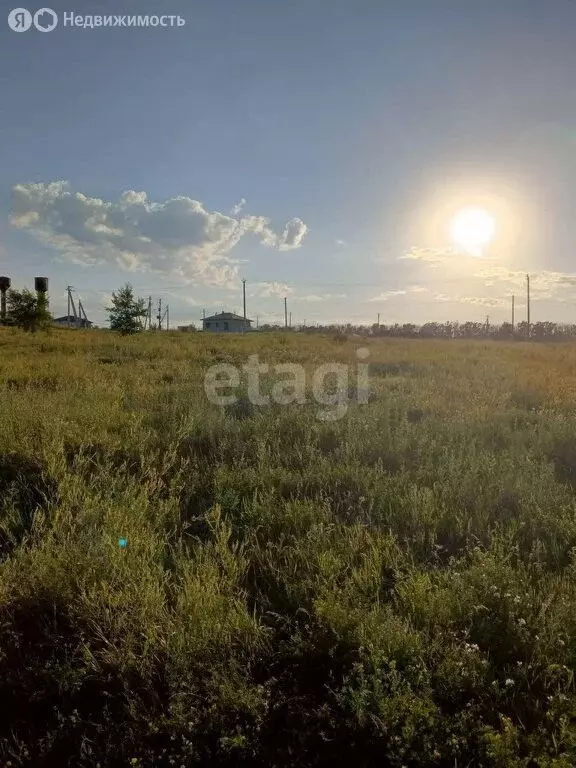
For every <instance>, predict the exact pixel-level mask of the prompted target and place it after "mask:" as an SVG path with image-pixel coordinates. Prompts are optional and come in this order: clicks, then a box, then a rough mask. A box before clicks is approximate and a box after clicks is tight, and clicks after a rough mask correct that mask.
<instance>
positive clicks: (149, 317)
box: [144, 296, 152, 331]
mask: <svg viewBox="0 0 576 768" xmlns="http://www.w3.org/2000/svg"><path fill="white" fill-rule="evenodd" d="M146 326H148V330H149V331H151V330H152V296H148V312H147V314H146V317H145V318H144V329H146Z"/></svg>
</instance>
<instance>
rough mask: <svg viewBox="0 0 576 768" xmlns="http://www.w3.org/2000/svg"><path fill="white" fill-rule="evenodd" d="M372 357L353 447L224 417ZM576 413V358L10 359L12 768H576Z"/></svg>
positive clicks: (22, 353)
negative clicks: (284, 385)
mask: <svg viewBox="0 0 576 768" xmlns="http://www.w3.org/2000/svg"><path fill="white" fill-rule="evenodd" d="M359 346H365V347H367V348H368V349H369V350H370V357H369V362H370V364H371V388H372V395H371V398H370V402H369V403H368V404H367V405H354V404H352V405H351V406H350V408H349V409H348V412H347V414H346V416H345V417H344V418H343V419H341V420H339V421H331V422H326V421H320V420H318V418H316V415H317V411H318V405H316V404H315V403H313V402H308V403H307V404H305V405H302V406H296V405H292V406H284V407H282V406H279V405H271V406H268V407H263V408H259V407H254V408H250V407H248V408H246V407H244V406H239V407H228V408H224V409H221V408H219V407H217V406H215V405H212V404H211V403H210V402H208V400H207V398H206V395H205V393H204V388H203V374H204V372H205V370H206V369H207V367H208V366H209V365H210V364H212V363H214V362H232V363H238V364H240V365H241V364H243V363H245V362H246V360H247V358H248V356H249V355H250V354H256V353H257V354H258V355H259V356H260V360H261V361H263V362H269V363H282V362H299V363H301V364H302V365H304V366H305V368H306V369H307V371H308V372H309V373H310V374H311V372H312V371H313V370H314V367H315V366H317V365H319V364H322V363H326V362H344V363H348V364H350V366H351V368H352V369H354V368H355V366H356V364H357V362H358V360H357V357H356V354H355V352H356V348H357V347H359ZM308 381H309V382H310V376H309V377H308ZM353 383H354V382H353V381H352V380H351V384H353ZM575 396H576V347H573V346H571V345H570V346H569V345H562V346H558V345H537V346H536V345H529V344H525V343H517V344H506V343H494V342H477V343H473V342H459V341H456V342H444V341H419V340H414V341H406V340H395V339H388V340H377V339H373V340H366V339H357V340H356V339H348V340H345V339H344V340H342V339H337V338H335V337H331V336H328V337H307V336H302V335H299V334H290V335H284V334H270V335H267V334H263V335H257V334H253V335H252V334H251V335H247V336H244V337H230V338H227V337H223V336H208V337H207V336H205V335H203V334H177V333H163V334H157V333H148V334H142V335H140V336H137V337H134V338H126V339H123V338H121V337H118V336H115V335H114V334H111V333H106V332H99V331H92V332H84V331H77V332H67V331H52V332H49V333H41V334H37V335H35V336H33V337H27V336H25V335H24V334H21V333H19V332H17V331H13V330H7V329H4V330H0V424H1V426H2V428H1V430H0V765H2V766H7V765H11V766H17V765H30V766H53V765H57V766H95V765H97V764H99V765H100V766H102V768H103V767H104V766H130V765H136V766H172V765H175V766H180V765H186V766H240V765H246V766H262V768H264V766H278V767H281V766H282V767H283V766H302V767H304V766H333V765H350V766H379V767H383V768H386V767H387V766H393V767H394V768H402V767H403V766H406V767H407V768H413V767H414V768H415V767H419V766H430V767H432V766H446V767H447V768H448V767H450V768H465V767H467V766H478V767H480V766H497V767H500V766H501V767H502V768H504V767H506V768H508V767H509V766H511V767H512V768H537V767H540V768H570V767H571V766H573V765H575V764H576V693H575V691H574V679H573V670H574V667H575V663H576V562H575V556H574V554H575V552H576V497H575V495H574V489H575V488H576V432H575V429H574V424H575V421H574V419H575V416H576V397H575ZM243 402H245V401H243ZM121 537H126V539H127V541H128V546H127V547H126V548H125V549H123V548H121V547H120V546H119V544H118V540H119V538H121Z"/></svg>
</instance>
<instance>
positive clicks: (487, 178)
mask: <svg viewBox="0 0 576 768" xmlns="http://www.w3.org/2000/svg"><path fill="white" fill-rule="evenodd" d="M79 6H80V4H78V5H76V6H75V5H74V4H71V3H68V2H66V1H65V0H62V2H61V0H51V6H50V7H51V8H52V9H53V10H54V11H55V12H56V13H57V14H58V17H59V23H58V26H57V27H56V28H55V29H54V30H53V31H50V32H41V31H39V30H38V29H36V28H34V26H32V27H31V28H30V29H29V30H27V31H25V32H14V31H13V30H11V29H10V28H9V25H8V23H7V16H8V11H9V10H11V6H10V5H7V6H5V10H3V11H2V15H3V16H4V18H3V19H2V22H1V23H0V64H1V66H0V94H1V98H0V274H3V275H7V276H9V277H11V279H12V285H13V287H17V288H20V287H24V286H28V287H33V281H34V277H35V276H38V275H41V276H47V277H48V278H49V280H50V302H51V309H52V311H53V312H54V314H55V315H56V316H57V315H60V314H65V312H66V286H68V285H71V286H73V287H74V290H75V296H78V297H79V298H81V299H82V302H83V305H84V307H85V310H86V312H87V315H88V317H89V319H91V320H92V321H94V322H96V323H98V324H105V322H106V313H105V310H104V307H105V306H106V305H107V304H108V302H109V301H110V297H111V294H112V292H113V291H115V290H117V289H118V288H120V287H121V286H122V285H124V284H125V283H126V282H130V283H131V284H132V285H133V287H134V289H135V292H136V294H137V295H138V296H142V297H144V298H145V299H146V300H148V297H149V296H151V297H152V298H153V302H154V306H155V307H156V304H157V301H158V299H159V298H161V299H162V303H163V305H164V306H165V305H166V304H168V305H169V306H170V320H171V323H172V325H178V324H188V323H196V324H199V322H200V318H201V317H202V313H203V311H205V312H206V314H211V313H213V312H216V311H222V310H230V311H237V312H241V311H242V279H245V280H246V293H247V313H248V316H249V317H250V318H252V319H255V318H256V317H258V320H259V323H260V324H263V323H270V322H282V321H283V318H284V297H285V296H286V297H287V300H288V307H289V311H290V312H291V313H292V318H293V323H294V324H299V323H303V322H307V323H308V324H310V323H316V322H318V323H324V322H333V323H336V322H337V323H347V322H350V323H354V324H360V323H370V324H371V323H373V322H376V319H377V317H378V315H380V320H381V322H382V323H394V322H400V323H403V322H415V323H422V322H425V321H445V320H460V321H466V320H485V318H486V316H487V315H488V316H489V317H490V320H491V321H492V322H502V321H504V320H507V319H508V318H509V316H510V304H511V296H512V294H516V308H517V312H516V316H517V318H520V317H521V316H522V312H523V311H524V310H523V309H522V308H523V306H524V298H523V295H524V285H525V275H526V273H528V272H529V273H530V275H531V278H532V300H533V301H532V319H533V320H534V321H537V320H539V319H549V320H556V321H565V322H569V321H574V320H575V319H576V312H575V311H574V309H575V308H576V263H575V257H576V216H575V215H574V207H575V204H576V203H575V200H576V195H575V191H576V98H575V96H576V78H575V76H574V73H575V72H576V45H574V40H575V39H576V3H575V2H573V0H546V2H543V1H542V0H483V1H482V2H475V1H473V0H464V2H463V1H462V0H387V1H386V2H384V0H354V2H352V0H348V1H347V2H343V1H342V0H293V1H292V2H279V1H278V2H270V0H210V1H209V2H208V1H204V0H201V1H198V0H168V2H163V3H160V2H158V0H156V2H150V0H137V1H136V0H114V2H111V1H109V0H106V2H94V3H90V4H86V3H84V4H82V6H80V7H79ZM88 6H89V7H88ZM30 10H31V11H32V13H34V12H35V11H36V10H38V8H37V7H36V6H34V7H30ZM69 12H74V13H75V14H82V15H86V14H87V13H89V12H90V13H91V14H93V15H98V14H99V15H103V16H104V15H111V14H112V15H124V14H125V15H127V16H129V15H136V14H138V15H141V16H144V15H146V14H150V15H153V14H172V15H176V16H178V15H179V16H180V17H181V18H182V19H184V21H185V24H183V25H182V26H176V27H171V26H167V27H160V26H158V27H148V28H142V27H122V26H119V27H100V28H93V29H90V28H78V27H71V26H66V27H65V26H63V23H62V22H63V15H64V13H69ZM469 206H476V207H480V208H482V209H483V210H485V211H487V212H488V213H489V214H490V215H491V216H492V217H493V219H494V222H495V228H496V230H495V231H496V234H495V238H494V240H493V241H492V242H491V244H490V245H489V247H488V248H486V249H485V250H484V251H483V252H482V254H480V255H478V254H471V253H470V252H466V251H463V250H462V249H461V248H460V247H459V245H458V244H457V243H454V242H453V241H452V240H451V237H450V222H451V220H452V217H453V216H454V215H455V214H456V213H457V212H458V211H459V210H460V209H462V208H467V207H469Z"/></svg>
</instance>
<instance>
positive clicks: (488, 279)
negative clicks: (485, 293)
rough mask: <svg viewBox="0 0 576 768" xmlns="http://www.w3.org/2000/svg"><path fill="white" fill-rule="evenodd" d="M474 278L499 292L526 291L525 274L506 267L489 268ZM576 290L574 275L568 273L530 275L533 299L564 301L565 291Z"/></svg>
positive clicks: (546, 271)
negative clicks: (497, 289) (495, 287)
mask: <svg viewBox="0 0 576 768" xmlns="http://www.w3.org/2000/svg"><path fill="white" fill-rule="evenodd" d="M475 277H478V278H480V279H482V280H483V281H484V284H485V285H486V286H489V287H492V286H498V287H499V288H500V289H501V290H506V291H507V292H511V291H512V290H514V289H516V290H518V292H520V293H524V291H525V290H526V272H521V271H519V270H513V269H508V268H507V267H490V268H488V269H483V270H481V271H480V272H477V273H476V275H475ZM575 289H576V275H575V274H570V273H568V272H550V271H548V270H543V271H542V272H537V273H534V274H531V275H530V294H531V296H532V297H533V298H535V299H552V298H554V299H557V300H561V299H565V298H566V295H565V293H564V292H565V291H574V290H575Z"/></svg>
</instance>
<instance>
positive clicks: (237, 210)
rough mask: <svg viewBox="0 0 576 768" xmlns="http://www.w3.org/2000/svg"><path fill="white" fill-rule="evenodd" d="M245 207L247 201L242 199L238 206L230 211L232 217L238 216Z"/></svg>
mask: <svg viewBox="0 0 576 768" xmlns="http://www.w3.org/2000/svg"><path fill="white" fill-rule="evenodd" d="M245 205H246V200H245V198H243V197H242V198H241V199H240V202H239V203H236V205H233V206H232V210H231V211H230V215H231V216H238V214H239V213H240V211H241V210H242V209H243V208H244V206H245Z"/></svg>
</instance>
